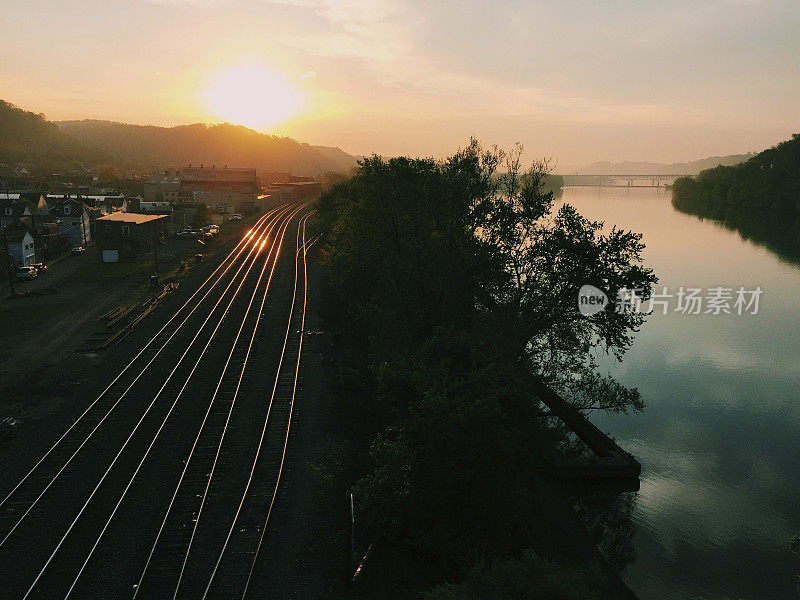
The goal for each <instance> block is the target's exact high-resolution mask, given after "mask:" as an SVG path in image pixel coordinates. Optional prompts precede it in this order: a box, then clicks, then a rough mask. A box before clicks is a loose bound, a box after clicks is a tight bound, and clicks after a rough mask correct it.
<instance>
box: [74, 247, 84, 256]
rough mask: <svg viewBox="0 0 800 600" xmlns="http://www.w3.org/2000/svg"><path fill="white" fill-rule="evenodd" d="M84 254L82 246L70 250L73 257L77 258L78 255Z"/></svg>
mask: <svg viewBox="0 0 800 600" xmlns="http://www.w3.org/2000/svg"><path fill="white" fill-rule="evenodd" d="M84 252H86V248H84V247H83V246H75V247H74V248H72V255H73V256H77V255H78V254H83V253H84Z"/></svg>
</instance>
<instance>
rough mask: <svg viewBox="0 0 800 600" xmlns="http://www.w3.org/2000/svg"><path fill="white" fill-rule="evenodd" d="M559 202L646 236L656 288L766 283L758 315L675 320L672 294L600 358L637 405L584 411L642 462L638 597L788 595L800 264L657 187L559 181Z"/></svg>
mask: <svg viewBox="0 0 800 600" xmlns="http://www.w3.org/2000/svg"><path fill="white" fill-rule="evenodd" d="M563 200H564V201H565V202H568V203H570V204H572V205H573V206H575V207H576V208H577V209H578V210H579V212H580V213H581V214H583V215H584V216H586V217H588V218H591V219H595V220H603V221H605V223H606V225H607V226H608V227H610V226H611V225H617V226H619V227H622V228H625V229H632V230H633V231H638V232H641V233H643V234H644V242H645V243H646V245H647V249H646V251H645V263H646V264H647V265H648V266H650V267H652V268H653V269H654V270H655V272H656V275H658V277H659V283H658V284H657V286H656V290H657V291H661V290H662V287H664V286H666V287H667V291H668V293H676V292H677V291H678V289H679V288H680V287H684V288H690V287H691V288H703V290H704V293H703V295H705V291H706V290H707V289H708V288H712V287H718V286H722V287H725V288H733V289H734V290H736V289H738V288H739V287H740V286H743V287H744V288H745V289H747V290H751V289H755V288H756V287H757V286H760V287H761V289H762V290H763V293H762V294H761V297H760V303H759V309H758V314H756V315H752V314H743V315H737V314H735V313H736V311H735V310H732V311H731V312H732V314H727V315H726V314H720V315H714V314H700V315H686V314H682V313H680V312H675V310H674V309H675V308H676V306H677V302H676V300H675V299H674V298H673V299H672V300H671V302H670V304H669V311H670V312H669V314H667V315H664V314H661V313H660V312H657V313H656V314H653V315H651V316H650V317H649V318H648V321H647V323H645V325H644V326H643V328H642V331H641V332H640V333H639V334H637V336H636V340H635V342H634V344H633V348H632V349H631V350H630V351H629V352H628V354H627V355H626V357H625V359H624V360H623V362H622V363H613V364H612V363H609V366H610V372H611V373H612V374H613V375H615V376H616V377H617V378H618V379H619V380H620V381H621V382H622V383H624V384H625V385H629V386H635V387H638V388H639V390H640V391H641V393H642V396H643V399H644V401H645V403H646V407H645V409H644V411H643V412H641V413H639V414H628V415H604V414H595V415H592V416H591V418H592V421H593V422H594V423H595V424H597V425H598V426H599V427H600V428H601V429H603V430H604V431H607V432H609V433H610V434H611V435H612V436H614V437H615V438H616V440H617V442H618V443H619V444H620V445H621V446H622V447H623V448H625V449H626V450H628V451H629V452H632V453H633V454H634V455H635V456H636V457H637V458H638V459H639V460H640V461H641V463H642V465H643V471H642V478H641V490H640V491H639V493H638V494H637V497H636V504H635V508H634V511H633V517H632V520H633V523H634V525H635V533H634V536H633V545H634V550H635V553H636V557H637V558H636V561H635V563H634V564H632V565H631V566H629V567H628V568H627V570H626V571H625V573H624V574H623V578H624V579H625V581H626V583H627V584H628V585H629V586H630V587H631V589H633V591H634V592H635V593H636V594H637V595H638V596H639V597H640V598H641V599H642V600H662V599H670V600H671V599H681V600H685V599H693V598H702V599H708V600H717V599H722V598H730V599H732V600H735V599H739V598H742V599H776V600H777V599H780V600H785V599H789V598H793V597H796V596H795V594H796V592H795V585H796V580H795V575H797V574H800V555H794V554H792V553H790V552H789V550H788V547H787V541H788V539H789V538H790V537H791V536H792V535H800V443H799V442H798V438H800V269H799V268H798V266H797V264H794V263H792V262H790V260H787V259H782V258H780V257H779V256H778V255H776V254H774V253H773V252H771V251H769V250H767V249H766V248H765V247H763V246H761V245H758V244H756V243H754V242H751V241H748V240H745V239H743V238H742V237H741V236H740V235H739V234H738V233H737V232H736V231H732V230H730V229H727V228H725V227H724V226H723V225H722V224H720V223H718V222H715V221H712V220H708V219H705V220H701V219H700V218H698V217H696V216H692V215H686V214H683V213H680V212H678V211H676V210H675V209H674V208H673V207H672V205H671V203H670V193H669V192H668V191H664V190H656V189H642V188H639V189H625V188H617V189H609V188H603V189H600V188H592V187H568V188H565V189H564V195H563ZM587 283H594V282H587ZM734 297H735V293H734ZM732 304H733V303H732V302H731V305H732ZM659 310H660V309H659ZM703 310H705V305H704V306H703ZM604 364H605V363H604Z"/></svg>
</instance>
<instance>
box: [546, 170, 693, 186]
mask: <svg viewBox="0 0 800 600" xmlns="http://www.w3.org/2000/svg"><path fill="white" fill-rule="evenodd" d="M562 177H563V178H564V186H568V185H569V186H593V187H629V188H630V187H654V188H658V187H665V186H668V185H672V184H673V183H675V180H676V179H677V178H678V177H685V175H677V174H674V173H673V174H667V175H562Z"/></svg>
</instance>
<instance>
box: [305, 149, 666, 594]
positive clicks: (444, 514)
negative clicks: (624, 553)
mask: <svg viewBox="0 0 800 600" xmlns="http://www.w3.org/2000/svg"><path fill="white" fill-rule="evenodd" d="M547 171H548V164H547V162H546V161H537V162H535V163H534V164H533V165H532V166H531V168H529V169H527V170H523V169H522V148H521V147H519V146H518V147H516V148H514V149H513V150H512V151H510V152H503V151H501V150H499V149H497V148H492V149H489V150H486V149H483V148H482V147H481V146H480V145H479V144H478V143H477V142H476V141H474V140H472V141H471V142H470V144H469V145H468V146H467V147H466V148H464V149H462V150H460V151H459V152H457V153H456V154H455V155H453V156H452V157H450V158H449V159H447V160H445V161H441V162H437V161H434V160H431V159H409V158H404V157H400V158H393V159H390V160H388V161H385V160H383V159H381V158H380V157H377V156H373V157H370V158H367V159H365V160H363V161H362V162H361V163H360V167H359V169H358V170H357V172H356V173H355V175H354V176H353V177H351V178H350V179H348V180H346V181H343V182H340V183H338V184H336V185H334V186H333V187H332V188H331V189H330V190H328V191H327V192H325V193H324V194H323V195H322V197H321V198H320V200H319V206H318V218H317V221H316V223H315V225H314V226H315V227H316V228H317V229H318V230H319V231H321V232H324V233H325V240H324V246H323V255H324V256H325V266H326V270H327V272H328V274H329V277H330V279H331V281H332V283H333V286H334V288H335V289H336V290H337V291H338V293H339V295H340V298H341V299H342V301H343V303H344V304H345V305H346V306H347V307H348V309H349V319H348V322H347V323H346V326H347V328H348V329H350V330H353V331H355V332H356V333H357V334H359V335H360V336H361V337H362V339H365V340H368V343H369V355H370V364H371V370H370V374H369V375H370V376H371V377H372V378H374V382H375V385H374V388H375V390H376V393H375V397H374V399H373V401H374V403H375V404H376V405H378V406H380V407H381V409H380V410H379V411H376V412H377V413H378V414H381V415H383V418H384V419H385V422H384V423H382V427H381V429H382V432H381V434H380V435H379V436H378V437H377V438H376V439H375V441H374V442H373V444H372V447H371V453H372V456H373V459H374V464H375V468H374V469H373V470H372V471H371V472H369V473H367V475H366V476H365V477H364V478H362V479H361V480H360V481H359V482H358V483H357V484H356V485H355V486H354V491H355V494H356V497H357V498H358V499H359V502H358V506H359V509H360V512H361V514H366V513H371V514H377V515H380V516H381V518H382V519H383V522H384V529H383V532H384V534H383V535H384V537H385V538H386V539H388V540H389V543H388V544H387V546H388V547H390V548H391V549H392V550H391V551H392V552H393V553H394V554H395V560H396V561H398V562H399V563H400V564H403V567H404V572H405V573H406V575H408V574H409V573H413V577H415V578H417V579H418V581H419V582H425V581H428V582H431V581H436V580H437V578H439V580H441V578H442V577H456V576H458V574H459V573H460V572H462V570H463V569H464V568H465V567H466V566H467V565H469V564H470V561H471V560H472V559H473V558H474V553H475V552H480V553H481V554H482V555H485V556H488V557H497V556H502V555H508V554H514V553H518V552H521V551H522V550H523V549H525V548H529V547H532V546H535V545H536V544H537V543H539V544H541V542H542V539H543V537H544V536H545V532H544V531H543V527H544V525H543V523H546V519H542V518H541V516H542V515H541V514H539V513H538V512H537V511H539V510H541V508H539V506H540V505H539V503H538V500H537V494H536V481H537V479H536V476H537V465H539V464H541V462H542V459H543V458H544V457H545V456H548V455H550V454H551V453H552V452H553V451H554V448H555V446H556V444H557V443H559V442H560V441H561V440H562V439H563V438H562V435H563V432H562V431H561V430H555V429H553V428H551V427H550V426H549V425H548V423H547V421H546V419H545V417H544V414H543V411H542V409H541V408H540V404H539V402H538V401H537V396H536V389H537V386H538V385H540V384H541V383H542V382H544V383H546V384H547V385H549V386H551V387H553V388H555V389H556V390H557V391H559V392H560V393H562V394H563V395H564V396H565V397H566V398H567V399H568V400H569V401H570V402H572V403H573V404H574V405H576V406H577V407H579V408H581V409H589V408H602V409H606V410H627V409H629V408H633V409H639V408H641V406H642V404H641V400H640V399H639V395H638V392H636V390H629V389H626V388H624V387H623V386H621V385H619V384H618V383H617V382H615V381H614V380H612V379H610V378H609V377H607V376H603V375H602V374H601V373H599V371H598V369H597V364H596V363H595V362H594V360H593V358H592V356H591V350H593V349H595V348H600V349H604V350H605V351H607V352H611V353H613V354H614V355H616V356H617V357H621V356H622V354H623V353H624V352H625V350H626V349H627V348H628V347H629V346H630V344H631V341H632V335H633V334H634V333H635V331H636V330H637V329H638V328H639V327H640V326H641V324H642V323H643V321H644V316H643V315H641V314H638V313H632V312H620V313H617V312H615V311H614V310H613V308H609V309H608V310H606V311H603V312H601V313H598V314H597V315H595V316H593V317H590V318H587V317H584V316H582V315H581V314H580V313H579V312H578V309H577V294H578V290H579V289H580V287H581V286H582V285H584V284H586V283H591V284H592V285H595V286H597V287H600V288H602V289H604V290H605V291H606V292H607V293H608V295H609V296H610V297H614V296H615V295H616V293H617V291H618V290H620V289H622V288H629V289H634V288H640V289H641V290H642V291H641V296H642V298H643V299H646V298H647V296H648V294H649V289H650V286H651V285H652V284H653V283H654V282H655V281H656V278H655V276H654V275H653V273H652V271H651V270H650V269H647V268H645V267H644V266H642V264H641V252H642V249H643V244H642V243H641V236H640V235H639V234H635V233H632V232H628V231H622V230H619V229H616V228H613V227H612V228H611V229H610V230H609V231H605V230H604V228H603V224H602V223H598V222H593V221H589V220H587V219H585V218H584V217H582V216H581V215H580V214H578V212H577V211H576V210H575V209H574V208H572V207H570V206H568V205H563V206H560V207H558V208H557V209H556V208H555V203H554V198H553V193H552V191H548V190H547V189H546V187H545V182H546V180H547ZM343 327H344V324H343ZM498 490H502V493H498Z"/></svg>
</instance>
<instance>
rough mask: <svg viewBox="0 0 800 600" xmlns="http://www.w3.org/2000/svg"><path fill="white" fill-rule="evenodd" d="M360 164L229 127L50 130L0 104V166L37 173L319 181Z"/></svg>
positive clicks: (40, 120) (53, 125)
mask: <svg viewBox="0 0 800 600" xmlns="http://www.w3.org/2000/svg"><path fill="white" fill-rule="evenodd" d="M356 161H357V157H355V156H352V155H350V154H347V153H346V152H344V151H342V150H340V149H339V148H331V147H327V146H312V145H310V144H305V143H302V142H298V141H297V140H293V139H291V138H287V137H276V136H272V135H266V134H263V133H259V132H257V131H254V130H252V129H248V128H247V127H242V126H240V125H231V124H229V123H225V124H222V125H204V124H201V123H197V124H194V125H181V126H178V127H154V126H149V125H128V124H125V123H115V122H111V121H94V120H84V121H62V122H51V121H48V120H47V118H46V117H45V116H44V115H42V114H37V113H33V112H30V111H26V110H24V109H22V108H19V107H17V106H14V105H13V104H11V103H9V102H6V101H4V100H0V163H4V164H9V165H16V164H21V165H24V166H25V167H26V168H27V169H28V170H29V171H32V172H34V173H50V172H53V171H64V170H73V169H76V168H79V167H82V166H84V167H97V166H100V165H104V164H108V163H113V164H115V165H116V166H118V167H120V168H122V169H123V170H127V171H132V172H134V173H149V172H152V171H154V170H160V169H162V168H167V167H173V168H180V167H181V166H182V165H185V164H188V163H192V164H200V163H205V164H218V165H224V164H229V165H231V166H252V167H255V168H256V169H258V170H259V172H260V173H276V172H285V173H291V174H294V175H311V176H314V175H319V174H322V173H325V172H328V171H339V172H347V171H349V170H350V169H352V168H353V167H354V166H356Z"/></svg>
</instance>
